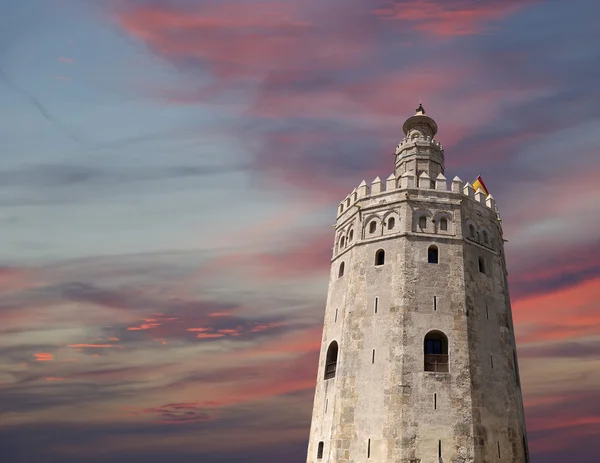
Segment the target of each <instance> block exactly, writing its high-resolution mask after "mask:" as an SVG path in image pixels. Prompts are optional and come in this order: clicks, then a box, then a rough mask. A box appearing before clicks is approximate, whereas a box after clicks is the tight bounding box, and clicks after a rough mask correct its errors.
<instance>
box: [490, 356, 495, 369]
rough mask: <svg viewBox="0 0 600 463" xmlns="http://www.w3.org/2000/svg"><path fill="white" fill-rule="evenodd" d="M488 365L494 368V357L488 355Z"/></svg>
mask: <svg viewBox="0 0 600 463" xmlns="http://www.w3.org/2000/svg"><path fill="white" fill-rule="evenodd" d="M490 365H491V366H492V368H494V357H492V356H491V355H490Z"/></svg>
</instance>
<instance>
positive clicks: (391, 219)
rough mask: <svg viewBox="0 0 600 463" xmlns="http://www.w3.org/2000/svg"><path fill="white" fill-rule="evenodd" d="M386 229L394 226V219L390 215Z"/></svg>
mask: <svg viewBox="0 0 600 463" xmlns="http://www.w3.org/2000/svg"><path fill="white" fill-rule="evenodd" d="M387 225H388V230H391V229H392V228H394V227H395V226H396V219H394V218H393V217H390V218H389V219H388V223H387Z"/></svg>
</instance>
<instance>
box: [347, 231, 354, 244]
mask: <svg viewBox="0 0 600 463" xmlns="http://www.w3.org/2000/svg"><path fill="white" fill-rule="evenodd" d="M353 239H354V230H350V233H349V234H348V243H349V242H350V241H352V240H353Z"/></svg>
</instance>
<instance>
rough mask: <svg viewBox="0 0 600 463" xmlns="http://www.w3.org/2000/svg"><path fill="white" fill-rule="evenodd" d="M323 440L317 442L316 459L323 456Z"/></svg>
mask: <svg viewBox="0 0 600 463" xmlns="http://www.w3.org/2000/svg"><path fill="white" fill-rule="evenodd" d="M323 446H324V444H323V442H319V446H318V447H317V460H321V459H322V458H323Z"/></svg>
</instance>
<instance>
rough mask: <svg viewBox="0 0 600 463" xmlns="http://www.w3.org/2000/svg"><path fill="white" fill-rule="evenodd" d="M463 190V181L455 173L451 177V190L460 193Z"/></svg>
mask: <svg viewBox="0 0 600 463" xmlns="http://www.w3.org/2000/svg"><path fill="white" fill-rule="evenodd" d="M462 191H463V181H462V180H461V179H460V177H459V176H458V175H457V176H456V177H454V179H452V192H453V193H462Z"/></svg>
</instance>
